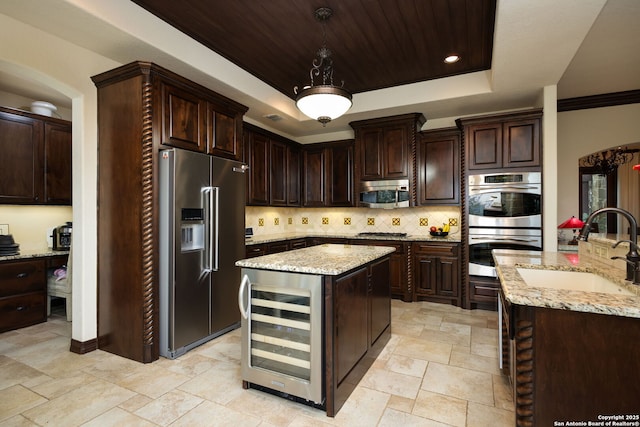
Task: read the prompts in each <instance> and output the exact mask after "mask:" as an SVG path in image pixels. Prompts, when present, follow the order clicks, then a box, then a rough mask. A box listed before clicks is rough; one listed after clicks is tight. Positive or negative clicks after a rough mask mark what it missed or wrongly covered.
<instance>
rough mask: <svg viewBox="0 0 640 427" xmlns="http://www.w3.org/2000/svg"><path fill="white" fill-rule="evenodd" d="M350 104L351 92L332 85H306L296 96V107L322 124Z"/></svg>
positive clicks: (348, 107) (336, 115)
mask: <svg viewBox="0 0 640 427" xmlns="http://www.w3.org/2000/svg"><path fill="white" fill-rule="evenodd" d="M351 105H352V102H351V94H350V93H349V92H347V91H346V90H344V89H342V88H340V87H337V86H332V85H317V86H311V87H306V88H304V89H303V90H302V91H301V92H300V93H299V94H298V96H297V98H296V106H297V107H298V109H299V110H300V111H302V113H303V114H304V115H306V116H308V117H310V118H312V119H314V120H317V121H319V122H320V123H322V124H323V125H324V124H326V123H328V122H330V121H331V120H334V119H337V118H338V117H340V116H342V115H343V114H344V113H346V112H347V111H349V109H350V108H351Z"/></svg>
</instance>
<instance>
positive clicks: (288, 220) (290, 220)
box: [287, 217, 293, 225]
mask: <svg viewBox="0 0 640 427" xmlns="http://www.w3.org/2000/svg"><path fill="white" fill-rule="evenodd" d="M287 224H289V225H291V224H293V218H291V217H289V219H287Z"/></svg>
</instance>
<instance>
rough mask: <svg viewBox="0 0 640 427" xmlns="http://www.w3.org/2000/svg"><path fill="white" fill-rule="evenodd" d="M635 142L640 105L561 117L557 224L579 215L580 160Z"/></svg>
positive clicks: (638, 137)
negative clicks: (594, 153)
mask: <svg viewBox="0 0 640 427" xmlns="http://www.w3.org/2000/svg"><path fill="white" fill-rule="evenodd" d="M633 142H640V104H630V105H620V106H615V107H606V108H591V109H586V110H577V111H567V112H562V113H558V181H557V182H558V221H559V222H558V224H559V223H560V222H562V221H565V220H566V219H568V218H570V217H571V216H572V215H575V216H578V214H579V211H578V210H579V195H578V193H579V183H578V179H579V178H578V159H579V158H580V157H583V156H585V155H587V154H590V153H593V152H595V151H599V150H601V149H604V148H610V147H615V146H619V145H622V146H624V145H625V144H630V143H633ZM638 191H640V189H638Z"/></svg>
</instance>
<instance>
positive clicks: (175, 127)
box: [162, 84, 207, 152]
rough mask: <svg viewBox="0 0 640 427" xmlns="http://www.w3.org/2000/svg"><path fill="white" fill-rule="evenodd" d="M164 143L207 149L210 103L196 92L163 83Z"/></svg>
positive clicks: (185, 147) (197, 149) (188, 148)
mask: <svg viewBox="0 0 640 427" xmlns="http://www.w3.org/2000/svg"><path fill="white" fill-rule="evenodd" d="M162 108H163V115H162V119H163V125H162V131H163V133H162V143H163V144H166V145H170V146H173V147H178V148H184V149H186V150H191V151H200V152H205V150H206V147H207V144H206V139H207V135H206V111H207V103H206V101H204V100H203V99H201V98H200V97H199V96H198V95H196V94H194V93H190V92H187V91H186V90H182V89H179V88H177V87H174V86H171V85H168V84H163V85H162Z"/></svg>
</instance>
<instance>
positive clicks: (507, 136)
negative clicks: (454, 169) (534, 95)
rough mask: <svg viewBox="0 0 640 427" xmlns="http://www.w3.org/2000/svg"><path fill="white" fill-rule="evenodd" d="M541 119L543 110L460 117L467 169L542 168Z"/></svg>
mask: <svg viewBox="0 0 640 427" xmlns="http://www.w3.org/2000/svg"><path fill="white" fill-rule="evenodd" d="M541 121H542V110H533V111H528V112H524V113H512V114H502V115H497V116H482V117H473V118H464V119H458V120H457V121H456V123H457V124H458V126H459V127H460V128H462V129H463V131H464V136H465V144H466V152H467V169H468V170H484V171H487V172H490V171H495V170H500V169H502V168H521V169H527V168H538V167H540V165H541V162H540V158H541V139H540V127H541Z"/></svg>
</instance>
